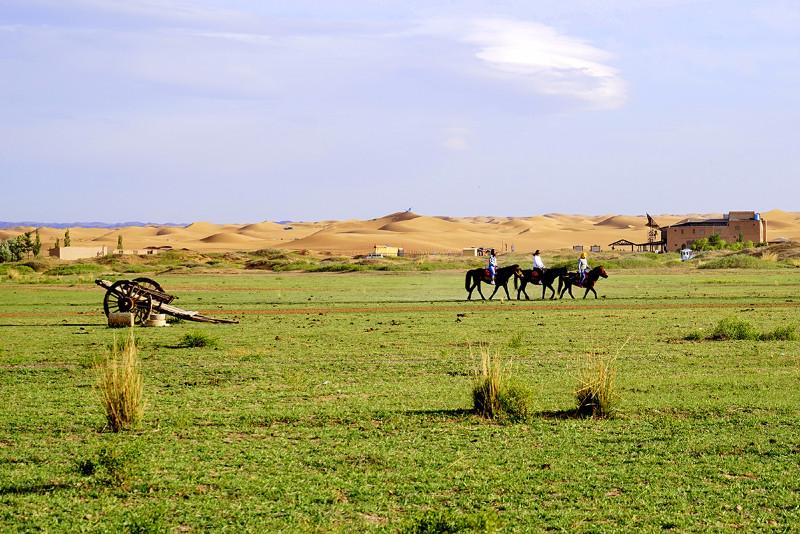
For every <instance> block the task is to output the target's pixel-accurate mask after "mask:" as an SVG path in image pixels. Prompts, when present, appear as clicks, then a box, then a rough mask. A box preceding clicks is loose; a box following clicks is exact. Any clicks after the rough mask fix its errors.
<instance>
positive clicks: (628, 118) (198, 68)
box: [0, 0, 800, 223]
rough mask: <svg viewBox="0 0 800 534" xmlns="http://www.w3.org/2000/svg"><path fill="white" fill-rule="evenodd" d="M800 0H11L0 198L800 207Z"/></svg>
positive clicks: (36, 201)
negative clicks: (565, 0) (539, 0)
mask: <svg viewBox="0 0 800 534" xmlns="http://www.w3.org/2000/svg"><path fill="white" fill-rule="evenodd" d="M798 124H800V4H798V3H797V2H789V1H777V0H776V1H769V0H767V1H763V2H744V1H742V2H738V1H737V2H731V1H729V0H727V1H690V0H650V1H648V0H639V1H634V0H607V1H603V2H597V1H589V0H576V1H570V2H538V1H520V0H505V1H503V0H498V1H493V2H477V1H467V0H465V1H458V0H451V1H447V2H428V1H423V2H417V1H399V0H398V1H393V0H384V1H377V0H374V1H360V2H356V1H335V0H328V1H324V2H323V1H313V2H312V1H309V0H292V1H290V2H283V1H281V2H271V1H260V0H259V1H256V0H252V1H245V0H236V1H231V0H228V1H222V0H215V1H212V0H204V1H200V0H192V1H189V0H126V1H111V0H0V179H2V196H0V220H21V219H24V220H31V219H36V220H46V221H73V220H106V221H121V220H134V219H135V220H147V221H157V222H166V221H187V222H188V221H194V220H209V221H214V222H242V223H244V222H255V221H260V220H282V219H294V220H321V219H343V218H370V217H375V216H380V215H383V214H386V213H389V212H392V211H398V210H404V209H407V208H412V209H413V210H414V211H416V212H419V213H424V214H428V215H453V216H463V215H515V216H525V215H534V214H540V213H547V212H566V213H585V214H602V213H626V214H635V213H643V212H644V211H649V212H650V213H687V212H721V211H728V210H731V209H734V210H736V209H756V210H768V209H772V208H781V209H786V210H800V206H799V205H798V198H800V159H799V158H798V157H797V154H799V153H800V141H799V140H800V136H798V133H797V127H798Z"/></svg>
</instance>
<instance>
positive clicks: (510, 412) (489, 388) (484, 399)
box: [472, 348, 531, 421]
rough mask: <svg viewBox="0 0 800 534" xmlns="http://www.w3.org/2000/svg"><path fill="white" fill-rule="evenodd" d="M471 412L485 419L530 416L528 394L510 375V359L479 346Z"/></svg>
mask: <svg viewBox="0 0 800 534" xmlns="http://www.w3.org/2000/svg"><path fill="white" fill-rule="evenodd" d="M472 404H473V408H474V410H475V413H477V414H478V415H480V416H481V417H485V418H487V419H497V420H508V421H524V420H526V419H527V418H528V417H529V415H530V406H531V393H530V391H529V390H528V389H527V388H526V387H524V386H523V385H522V384H520V383H519V382H517V381H515V380H514V379H513V378H512V377H511V362H510V361H509V362H508V363H504V362H503V360H502V358H501V357H500V355H499V354H498V353H495V354H494V355H492V354H491V353H490V352H489V350H488V349H485V348H482V349H481V364H480V367H479V368H478V369H477V370H476V371H475V376H474V379H473V384H472Z"/></svg>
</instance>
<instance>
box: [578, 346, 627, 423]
mask: <svg viewBox="0 0 800 534" xmlns="http://www.w3.org/2000/svg"><path fill="white" fill-rule="evenodd" d="M623 346H624V345H623ZM616 381H617V357H616V356H610V355H607V354H600V353H596V352H590V353H588V354H587V355H586V359H585V360H584V362H583V364H582V366H581V368H580V371H579V373H578V385H577V387H576V388H575V399H576V400H577V401H578V413H579V414H580V415H582V416H584V417H604V418H607V417H612V416H613V415H614V413H615V412H616V409H617V403H618V401H619V392H618V390H617V383H616Z"/></svg>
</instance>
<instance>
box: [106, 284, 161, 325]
mask: <svg viewBox="0 0 800 534" xmlns="http://www.w3.org/2000/svg"><path fill="white" fill-rule="evenodd" d="M103 311H105V313H106V317H108V316H109V315H110V314H112V313H117V312H121V313H126V312H130V313H133V315H134V321H135V322H136V324H138V325H144V323H145V321H147V319H148V318H149V317H150V312H151V311H153V299H152V298H150V295H148V294H147V293H145V292H143V291H140V290H139V288H138V287H137V286H136V284H132V283H131V282H130V281H128V280H118V281H116V282H114V283H113V284H112V285H111V287H110V288H108V291H106V294H105V297H103Z"/></svg>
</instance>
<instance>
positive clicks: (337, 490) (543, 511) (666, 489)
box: [0, 268, 800, 532]
mask: <svg viewBox="0 0 800 534" xmlns="http://www.w3.org/2000/svg"><path fill="white" fill-rule="evenodd" d="M94 274H95V273H94V272H92V273H90V276H85V273H83V274H80V273H66V274H64V275H63V276H60V277H59V278H58V279H56V280H50V282H51V283H20V282H21V281H20V280H19V279H17V280H13V279H9V278H4V279H3V282H2V283H0V388H2V389H1V390H0V395H2V398H3V402H2V403H0V526H2V530H38V529H43V530H46V531H82V530H83V531H104V530H107V531H120V530H128V531H139V532H141V531H204V530H225V529H227V530H230V531H241V530H252V531H270V530H273V531H274V530H281V531H297V532H308V531H343V532H345V531H347V532H350V531H358V530H366V529H375V530H388V531H403V530H406V531H413V530H414V529H417V530H419V531H421V530H422V528H423V527H426V526H435V523H436V521H437V520H439V521H441V522H442V523H446V522H450V523H453V524H456V523H458V522H459V521H462V522H463V524H467V523H470V522H471V523H472V524H485V523H487V522H488V523H491V524H494V525H496V526H497V527H498V528H499V529H500V530H502V531H521V532H522V531H541V530H565V531H593V532H596V531H608V532H612V531H620V530H628V531H630V530H647V531H658V530H671V529H674V530H676V531H693V532H696V531H706V530H707V531H720V530H728V529H735V528H741V529H745V530H749V531H754V530H769V529H773V530H775V531H793V530H795V529H796V528H797V525H798V524H800V467H798V466H799V465H800V424H798V418H800V388H799V387H798V383H800V342H798V341H687V340H685V337H686V335H687V333H689V332H693V331H700V332H711V331H712V330H713V328H714V327H715V325H716V324H717V323H718V322H719V321H720V320H721V319H724V318H726V317H731V316H737V317H740V318H745V319H747V320H748V321H750V322H751V323H752V324H753V325H754V326H755V327H756V328H758V329H759V330H772V329H774V328H775V327H778V326H782V325H786V324H800V313H799V312H800V271H797V270H796V269H777V270H776V269H773V270H726V271H711V270H708V271H697V270H681V269H678V270H676V269H666V268H665V269H655V270H652V269H651V270H642V271H636V270H625V271H613V270H611V271H610V278H609V279H607V280H602V281H600V283H599V285H598V293H599V294H600V295H603V296H604V297H605V298H601V299H599V300H588V299H587V300H585V301H583V300H574V301H573V300H563V301H556V302H550V301H545V302H542V301H530V302H525V301H521V302H517V301H504V302H503V301H494V302H480V301H478V302H464V301H463V298H464V297H465V291H464V289H463V285H464V280H463V274H462V273H461V272H455V271H440V272H416V273H408V272H384V273H348V274H334V273H318V274H308V273H261V272H238V273H236V274H219V273H206V274H161V275H159V276H157V279H158V280H159V282H161V283H162V285H163V286H164V288H165V289H166V290H167V291H169V292H172V293H175V294H177V295H179V297H180V298H179V300H178V301H177V302H176V304H178V305H179V306H182V307H185V308H188V309H198V310H201V311H204V312H206V313H208V314H210V315H218V316H220V317H226V318H238V319H239V320H240V324H238V325H203V324H194V323H189V322H183V323H179V324H175V325H172V326H171V327H169V328H160V329H159V328H153V329H137V330H136V332H135V335H136V337H137V340H138V342H139V347H140V351H139V355H140V358H141V362H142V369H143V373H144V394H145V398H146V402H147V405H146V409H145V413H144V421H143V423H142V425H141V426H140V427H139V428H138V429H137V430H135V431H130V432H123V433H119V434H114V433H111V432H107V431H104V430H103V425H104V423H105V416H104V413H103V410H102V408H101V407H100V404H99V401H98V399H97V394H96V392H95V391H94V389H93V385H94V382H95V379H96V375H95V371H94V369H93V364H94V362H96V361H97V360H99V359H101V358H102V357H103V356H104V355H105V354H106V351H107V350H108V349H109V347H110V346H111V344H112V341H113V338H114V336H117V338H118V339H119V340H121V339H122V337H123V336H124V335H125V333H124V332H119V331H117V332H115V331H112V330H109V329H107V328H106V327H105V318H104V316H103V315H102V305H101V302H102V296H103V292H102V290H101V289H99V288H97V287H96V286H94V285H93V284H91V282H90V281H89V279H90V278H91V277H92V276H94ZM100 274H102V273H100ZM534 292H535V294H536V295H538V294H539V293H538V288H534ZM529 293H530V291H529ZM581 294H582V292H581ZM531 295H532V296H533V293H531ZM187 334H206V335H208V336H211V337H213V338H214V339H215V340H216V341H217V343H216V347H212V346H208V347H188V346H187V345H186V344H185V343H182V340H183V339H184V337H185V336H186V335H187ZM626 340H627V343H626ZM481 346H483V347H485V348H488V349H489V350H491V351H497V352H499V353H500V354H502V355H503V356H505V357H507V358H511V359H513V371H514V375H515V377H517V378H518V379H519V380H521V381H523V382H524V383H525V384H526V385H527V386H529V387H530V388H531V389H532V391H533V392H534V406H533V408H532V412H533V415H532V417H531V418H530V419H529V420H528V421H527V422H523V423H515V424H506V425H499V424H496V423H492V422H487V421H484V420H482V419H480V418H478V417H477V416H475V415H473V414H471V413H470V408H471V396H470V394H471V393H470V385H471V380H472V373H473V371H474V369H475V368H476V367H477V365H478V364H479V358H480V347H481ZM590 353H602V354H606V353H614V354H616V353H618V354H617V360H616V361H617V365H618V368H617V375H618V378H617V379H618V385H619V388H620V393H621V401H620V404H619V406H618V410H619V411H618V416H617V417H616V418H614V419H609V420H600V419H578V418H573V417H570V413H571V410H572V409H573V408H574V407H575V400H574V397H573V390H574V387H575V386H576V383H577V373H578V369H579V368H580V366H581V363H582V362H583V360H584V358H585V356H586V355H587V354H590ZM437 518H438V519H437Z"/></svg>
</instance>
